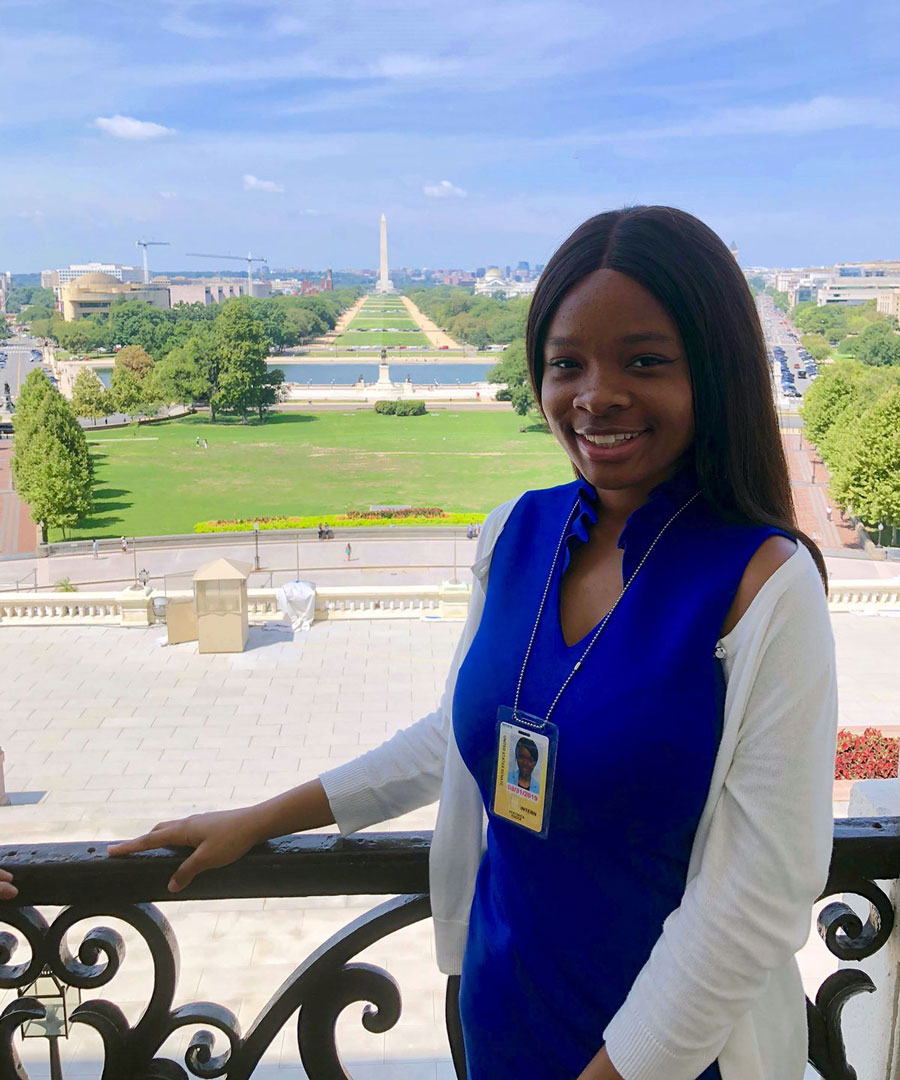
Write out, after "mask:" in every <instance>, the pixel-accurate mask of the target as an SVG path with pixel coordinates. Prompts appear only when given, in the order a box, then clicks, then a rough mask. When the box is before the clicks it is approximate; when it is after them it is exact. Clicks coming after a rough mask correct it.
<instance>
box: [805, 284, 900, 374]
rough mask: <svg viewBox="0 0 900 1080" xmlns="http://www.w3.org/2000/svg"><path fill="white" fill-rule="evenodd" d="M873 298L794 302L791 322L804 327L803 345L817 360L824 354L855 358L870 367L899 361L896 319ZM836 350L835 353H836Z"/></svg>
mask: <svg viewBox="0 0 900 1080" xmlns="http://www.w3.org/2000/svg"><path fill="white" fill-rule="evenodd" d="M876 305H877V302H876V301H875V300H867V301H865V303H862V304H857V305H855V306H853V307H850V306H848V305H846V304H824V305H823V306H822V307H818V306H817V305H816V304H815V303H814V302H812V301H809V302H808V303H803V304H797V305H796V307H795V308H794V309H793V311H792V312H791V318H792V320H793V322H794V325H795V326H796V327H797V328H798V329H799V330H802V331H804V333H803V336H802V338H801V340H802V342H803V346H804V348H806V350H807V351H808V352H809V353H810V355H811V356H814V357H815V358H816V360H823V359H824V358H825V357H826V356H829V355H836V356H837V357H846V358H854V359H856V360H859V361H861V362H862V363H863V364H868V365H870V366H872V367H880V366H890V365H892V364H897V365H900V334H898V333H897V320H896V319H894V318H892V317H891V316H889V315H883V314H881V312H879V311H878V310H877V306H876ZM835 350H836V353H835Z"/></svg>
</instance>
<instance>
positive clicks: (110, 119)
mask: <svg viewBox="0 0 900 1080" xmlns="http://www.w3.org/2000/svg"><path fill="white" fill-rule="evenodd" d="M94 127H97V128H99V129H100V130H101V131H105V132H106V134H107V135H114V136H115V137H116V138H117V139H158V138H159V137H160V135H174V134H175V129H174V128H167V127H163V125H162V124H154V123H153V121H152V120H135V118H134V117H133V116H119V115H116V116H98V117H97V119H96V120H95V121H94Z"/></svg>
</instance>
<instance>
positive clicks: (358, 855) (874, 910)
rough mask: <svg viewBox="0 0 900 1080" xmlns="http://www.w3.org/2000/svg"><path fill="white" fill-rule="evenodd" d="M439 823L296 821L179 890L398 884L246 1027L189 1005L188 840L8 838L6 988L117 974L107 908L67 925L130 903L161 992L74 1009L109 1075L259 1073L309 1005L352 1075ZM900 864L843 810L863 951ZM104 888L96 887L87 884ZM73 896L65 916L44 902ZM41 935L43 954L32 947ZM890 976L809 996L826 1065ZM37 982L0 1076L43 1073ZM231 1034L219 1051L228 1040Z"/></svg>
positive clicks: (423, 906) (452, 1019)
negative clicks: (309, 829) (34, 1044)
mask: <svg viewBox="0 0 900 1080" xmlns="http://www.w3.org/2000/svg"><path fill="white" fill-rule="evenodd" d="M430 840H431V838H430V835H429V834H427V833H422V834H411V833H388V834H363V835H360V836H356V837H350V838H346V839H342V838H340V837H336V836H321V835H320V836H316V835H313V836H299V837H298V836H292V837H285V838H281V839H278V840H274V841H271V842H269V843H267V844H263V845H261V846H259V847H257V848H254V849H253V850H252V851H251V852H250V853H249V854H248V855H246V856H245V857H244V858H243V859H242V860H241V861H240V863H238V864H235V865H233V866H230V867H225V868H223V869H220V870H211V871H208V872H207V873H205V874H202V875H201V876H200V877H199V878H198V879H196V880H195V881H194V882H193V883H192V885H191V886H190V887H189V888H187V889H185V890H184V891H183V892H181V893H179V895H178V899H179V901H184V900H215V899H224V898H238V897H275V896H335V895H354V894H357V895H377V894H381V895H386V896H389V897H390V899H388V900H386V901H385V902H384V903H382V904H380V905H379V906H377V907H376V908H374V909H373V910H371V911H369V912H367V913H366V914H365V915H363V916H361V917H360V918H358V919H356V920H355V921H354V922H352V923H350V924H349V925H348V926H346V927H344V928H343V929H342V930H340V931H339V932H338V933H337V934H335V935H333V936H332V937H331V938H330V939H329V940H328V941H326V942H325V943H323V944H322V945H321V946H320V947H319V948H318V949H316V950H315V951H314V952H313V953H312V954H311V955H310V956H308V957H307V958H306V959H305V960H303V961H302V963H300V964H299V966H298V967H297V968H296V969H295V970H294V972H293V973H292V974H291V976H290V977H289V978H288V979H287V980H285V982H284V983H283V984H282V985H281V986H280V987H279V988H278V989H277V990H276V991H275V992H274V994H273V996H272V998H271V999H270V1000H269V1002H268V1003H267V1005H266V1006H265V1007H264V1008H263V1009H262V1011H261V1012H260V1014H259V1015H258V1016H257V1017H256V1019H255V1020H254V1021H253V1023H252V1024H251V1025H250V1027H249V1029H248V1030H247V1031H246V1033H244V1032H242V1030H241V1028H240V1025H239V1023H238V1020H237V1017H236V1016H235V1015H234V1013H232V1012H231V1011H230V1010H229V1009H226V1008H224V1007H223V1006H221V1005H217V1004H215V1003H213V1002H208V1001H195V1002H190V1003H188V1004H182V1005H175V993H176V989H177V985H178V975H179V953H178V943H177V941H176V939H175V935H174V933H173V931H172V927H171V926H170V924H169V922H168V920H167V919H166V917H165V915H164V914H163V912H162V910H161V909H160V908H159V907H157V906H156V902H157V901H164V900H171V899H172V897H171V894H170V893H169V892H168V891H167V883H168V880H169V878H170V877H171V875H172V872H173V871H174V869H175V868H176V866H177V865H178V863H179V861H180V858H181V857H180V856H178V855H175V854H172V853H170V852H169V851H167V850H163V851H151V852H146V853H143V854H141V855H136V856H132V857H130V858H127V859H109V858H107V857H106V855H105V850H106V844H105V843H95V844H90V845H88V844H55V845H54V844H40V845H32V844H26V845H22V846H21V847H18V848H17V847H14V846H7V847H4V848H0V863H2V865H4V866H5V867H6V868H8V869H10V870H11V871H12V872H13V874H14V875H15V880H16V884H17V886H18V888H19V895H18V897H17V898H16V901H15V902H14V903H13V902H6V903H3V904H0V924H2V925H4V926H5V927H6V929H4V930H2V931H0V988H5V989H16V990H20V989H22V988H24V987H27V986H29V985H30V984H31V983H32V982H34V980H35V978H36V977H37V976H38V975H39V974H40V973H41V972H42V971H45V970H49V971H50V972H52V974H53V975H54V976H55V977H56V978H57V979H58V980H60V981H61V982H62V983H63V984H65V985H67V986H72V987H79V988H81V989H92V990H94V989H97V988H99V987H105V986H108V985H110V984H112V983H113V981H114V979H115V976H116V975H117V973H118V972H119V970H120V969H121V967H122V965H123V963H124V961H125V946H124V942H123V940H122V937H121V936H120V935H119V934H118V933H117V932H116V931H115V930H112V929H110V928H109V927H105V926H103V925H102V924H99V923H98V924H96V925H94V926H93V927H92V929H90V930H89V931H88V932H87V933H86V934H85V935H84V937H83V938H82V940H81V942H80V943H79V945H78V947H77V950H76V951H75V953H74V954H73V953H72V952H71V951H70V949H69V947H68V945H67V936H66V935H67V932H68V931H69V929H70V928H71V927H72V926H74V925H75V924H76V923H77V922H79V921H81V920H85V919H87V920H90V921H91V922H92V923H97V921H98V920H102V919H103V918H104V917H105V918H115V919H120V920H122V921H124V922H125V923H128V924H129V925H131V926H132V927H133V928H134V929H135V930H136V931H137V932H138V933H139V934H140V936H141V937H142V938H143V940H144V941H145V943H146V944H147V946H148V948H149V951H150V956H151V960H152V964H153V971H154V980H153V989H152V992H151V995H150V1000H149V1001H148V1002H147V1004H146V1007H145V1008H144V1011H143V1013H142V1014H141V1016H140V1018H139V1019H138V1020H137V1022H136V1023H135V1024H134V1025H130V1024H129V1023H128V1022H127V1020H126V1018H125V1016H124V1014H123V1013H122V1011H121V1010H120V1009H119V1008H118V1006H117V1005H115V1004H114V1003H113V1002H111V1001H108V1000H105V999H100V998H98V999H93V1000H90V1001H86V1002H84V1003H83V1004H81V1005H78V1006H77V1007H76V1008H75V1010H74V1011H73V1013H72V1017H71V1019H72V1022H73V1023H81V1024H86V1025H88V1026H89V1027H91V1028H93V1029H94V1030H95V1031H96V1032H97V1033H98V1034H99V1036H100V1038H101V1040H102V1043H103V1052H104V1061H103V1072H102V1074H101V1080H125V1078H127V1080H188V1078H189V1077H201V1078H213V1077H225V1078H227V1080H250V1077H252V1075H253V1072H254V1070H255V1069H256V1067H257V1065H258V1064H259V1062H260V1060H261V1058H262V1056H263V1054H264V1052H265V1051H266V1049H267V1048H268V1047H269V1046H270V1045H271V1043H272V1042H273V1040H274V1039H275V1037H276V1035H277V1034H278V1033H279V1032H280V1031H281V1030H282V1028H283V1027H284V1026H285V1024H287V1023H288V1021H289V1020H290V1019H291V1018H292V1017H294V1016H296V1026H297V1042H298V1048H299V1053H300V1058H301V1061H302V1062H303V1066H304V1068H305V1070H306V1072H307V1074H308V1075H309V1076H310V1077H311V1078H312V1080H346V1078H348V1075H349V1074H348V1073H347V1072H346V1070H345V1068H344V1066H343V1064H342V1062H341V1057H340V1053H339V1050H338V1047H337V1043H336V1036H335V1027H336V1023H337V1019H338V1017H339V1015H340V1014H341V1012H342V1011H343V1010H344V1009H345V1008H346V1007H347V1006H348V1005H350V1004H351V1003H354V1002H363V1003H366V1004H367V1007H366V1009H365V1011H364V1012H363V1018H362V1022H363V1025H364V1026H365V1027H366V1028H367V1030H369V1031H372V1032H384V1031H387V1030H389V1029H390V1028H391V1027H393V1025H394V1024H395V1023H396V1022H397V1020H398V1018H399V1016H400V1011H401V997H400V989H399V987H398V985H397V983H396V982H395V980H394V979H393V977H392V976H391V975H390V974H388V972H386V971H384V970H383V969H381V968H378V967H375V966H373V965H371V964H366V963H360V962H357V961H355V957H356V956H358V955H359V954H360V953H361V952H362V951H363V950H364V949H366V948H368V947H369V946H370V945H372V944H373V943H375V942H376V941H379V940H381V939H383V938H385V937H387V936H388V935H390V934H391V933H393V932H394V931H396V930H399V929H401V928H402V927H405V926H409V925H411V924H412V923H414V922H417V921H419V920H421V919H424V918H427V917H428V915H429V913H430V906H429V899H428V850H429V846H430ZM898 876H900V819H895V818H889V819H884V820H878V819H869V818H858V819H854V820H849V821H837V822H835V840H834V851H833V856H832V866H831V873H830V876H829V880H828V884H827V887H826V889H825V892H824V893H823V898H824V897H828V896H832V895H838V894H853V895H856V896H859V897H861V898H864V899H865V900H867V901H868V903H869V915H868V918H867V919H866V920H865V921H863V920H862V919H861V918H859V916H858V915H857V914H856V913H855V912H854V911H853V910H852V909H851V908H850V907H849V906H848V905H847V904H845V903H844V902H843V901H838V902H834V903H831V904H829V905H827V906H826V907H825V908H824V909H823V911H822V913H821V915H820V917H819V930H820V933H821V935H822V937H823V939H824V941H825V943H826V944H827V946H828V948H829V949H830V950H831V952H832V953H833V954H834V955H835V956H838V957H839V958H840V959H842V960H862V959H864V958H866V957H868V956H871V955H872V954H873V953H875V952H876V951H877V950H878V949H880V948H881V947H882V946H883V945H884V944H885V942H886V941H887V940H888V938H889V937H890V935H891V932H892V930H893V925H894V913H893V909H892V906H891V903H890V900H889V899H888V897H887V896H886V895H885V894H884V892H883V891H882V890H881V889H880V888H878V886H877V885H876V884H875V882H876V881H878V880H884V879H891V878H896V877H898ZM86 897H87V898H88V899H85V898H86ZM44 905H54V906H57V905H62V911H60V912H59V913H58V914H57V915H56V916H55V918H53V919H52V921H49V922H48V920H47V919H46V918H45V917H44V916H43V915H42V914H41V913H40V911H39V910H38V909H39V908H40V907H41V906H44ZM23 945H25V946H27V948H28V950H29V951H30V957H29V958H27V959H24V960H18V962H17V954H18V955H19V956H21V955H22V953H24V952H25V949H23V948H22V946H23ZM873 989H874V986H873V984H872V981H871V979H870V978H869V976H868V975H867V974H866V973H865V972H862V971H854V970H852V969H842V970H840V971H838V972H836V973H834V974H833V975H830V976H829V977H828V978H827V979H826V980H825V982H824V983H823V984H822V986H821V987H820V989H819V991H818V993H817V995H816V1001H815V1004H813V1003H810V1002H807V1014H808V1021H809V1035H810V1054H809V1059H810V1062H811V1063H812V1064H813V1066H814V1068H816V1070H817V1071H818V1072H819V1073H820V1074H821V1076H822V1077H823V1078H824V1080H855V1076H856V1074H855V1072H854V1070H853V1069H852V1067H851V1066H850V1065H849V1064H848V1062H847V1059H846V1053H845V1049H844V1041H843V1037H842V1033H841V1010H842V1008H843V1006H844V1004H845V1003H846V1002H847V1001H848V1000H849V998H851V997H852V996H854V995H855V994H858V993H862V992H866V991H869V992H871V991H872V990H873ZM457 991H458V980H456V979H451V980H449V981H448V993H447V1006H446V1007H447V1027H448V1034H449V1037H450V1045H451V1050H452V1053H453V1058H454V1062H455V1063H456V1069H457V1073H458V1075H459V1076H463V1075H464V1064H463V1055H462V1048H461V1032H460V1026H459V1016H458V1012H457V1005H456V997H457ZM43 1016H44V1006H43V1005H42V1004H41V1003H40V1001H38V1000H37V999H36V998H30V997H17V998H16V999H15V1000H13V1001H11V1002H10V1003H9V1004H8V1005H7V1007H6V1008H5V1009H4V1010H3V1012H2V1013H0V1080H27V1077H28V1074H27V1072H26V1071H25V1069H24V1066H23V1065H22V1063H21V1061H20V1060H19V1057H18V1055H17V1052H16V1047H15V1036H16V1034H17V1032H18V1031H19V1029H20V1028H21V1027H22V1026H23V1025H24V1024H26V1023H27V1022H28V1021H32V1020H40V1019H42V1018H43ZM182 1027H192V1028H195V1029H197V1030H196V1031H195V1033H194V1034H193V1036H192V1037H191V1040H190V1043H189V1046H188V1048H187V1051H186V1053H185V1057H184V1066H182V1065H181V1064H179V1063H178V1062H176V1061H174V1060H172V1059H171V1058H168V1057H163V1056H160V1050H161V1048H162V1046H163V1044H164V1043H165V1042H166V1040H167V1039H168V1038H169V1036H170V1035H172V1034H173V1033H174V1032H175V1031H176V1030H177V1029H179V1028H182ZM217 1046H218V1047H219V1049H218V1050H217V1051H216V1050H215V1048H216V1047H217Z"/></svg>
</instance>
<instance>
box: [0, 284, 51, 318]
mask: <svg viewBox="0 0 900 1080" xmlns="http://www.w3.org/2000/svg"><path fill="white" fill-rule="evenodd" d="M29 304H36V305H37V306H38V307H43V308H50V309H51V310H52V309H53V308H54V307H55V306H56V296H55V295H54V292H53V290H52V289H42V288H41V287H40V286H39V285H17V286H16V287H15V288H14V289H11V290H10V292H9V294H8V295H7V297H6V310H7V311H8V312H9V313H10V314H11V315H12V314H15V313H16V312H19V311H21V310H22V309H23V308H26V307H28V305H29Z"/></svg>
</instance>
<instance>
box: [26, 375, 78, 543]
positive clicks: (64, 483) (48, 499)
mask: <svg viewBox="0 0 900 1080" xmlns="http://www.w3.org/2000/svg"><path fill="white" fill-rule="evenodd" d="M13 430H14V433H15V451H14V453H13V459H12V475H13V480H14V482H15V485H16V491H18V493H19V495H20V496H21V497H22V498H23V499H24V500H25V502H27V503H28V505H29V506H30V507H31V518H32V520H33V521H34V523H35V524H36V525H39V526H40V527H41V529H42V530H43V532H44V536H47V534H48V532H49V530H50V529H53V528H58V529H62V532H63V538H65V535H66V529H69V528H71V527H72V526H74V525H77V524H78V522H79V521H80V520H81V519H82V518H83V517H85V516H86V515H87V514H89V513H90V512H91V510H92V509H93V496H92V492H91V482H92V469H91V459H90V454H89V453H88V447H87V440H86V439H85V437H84V431H83V430H82V429H81V425H80V424H79V423H78V419H77V417H76V416H75V412H74V410H73V409H72V407H71V406H70V405H69V403H68V402H67V401H66V399H65V398H64V397H63V396H62V394H60V392H59V391H58V390H57V389H55V388H54V387H53V386H52V385H51V384H50V380H49V379H48V378H47V376H46V375H44V373H43V372H42V371H39V370H34V371H32V372H30V373H29V375H28V377H27V378H26V379H25V382H24V383H23V384H22V389H21V391H20V393H19V397H18V401H17V402H16V412H15V416H14V419H13Z"/></svg>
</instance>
